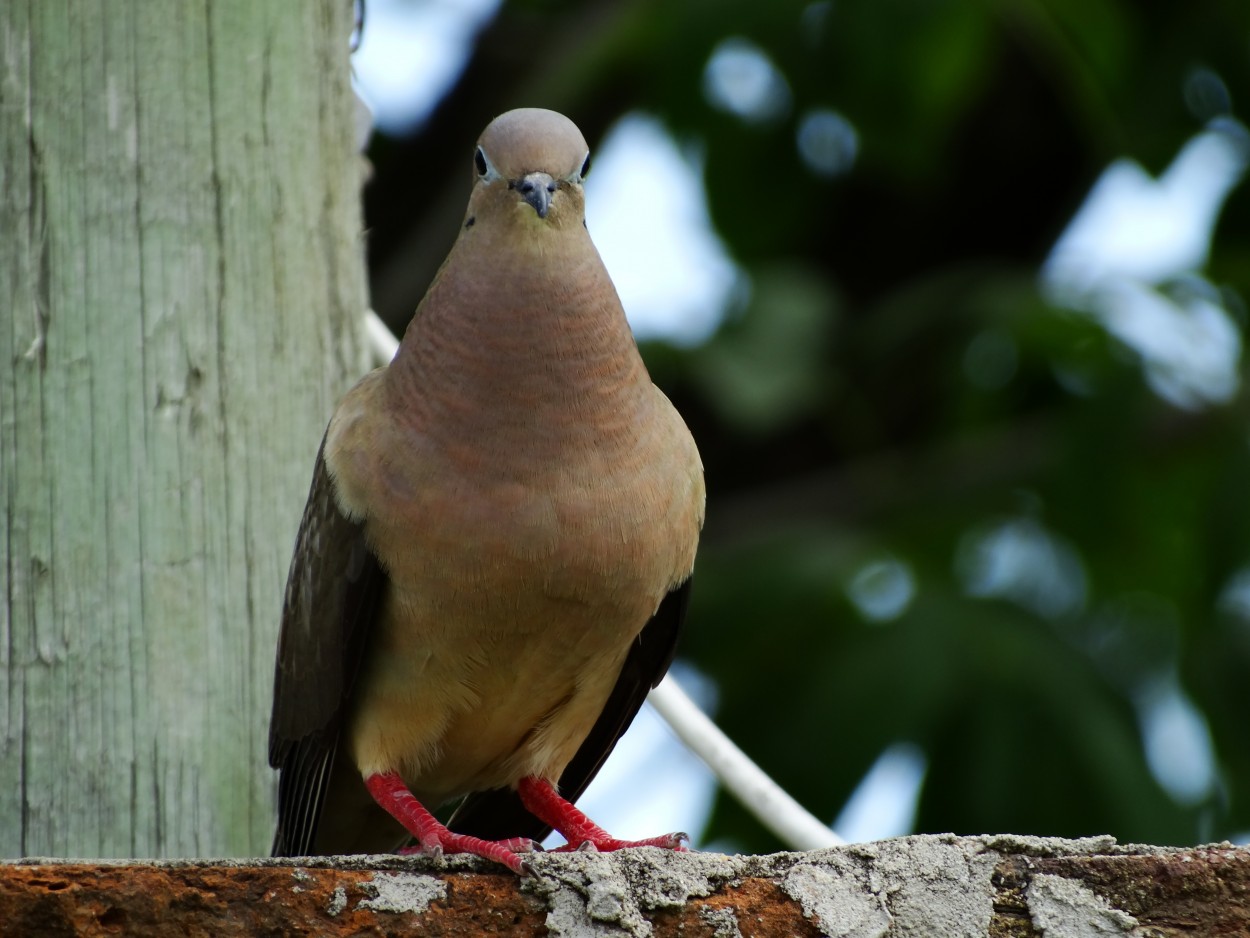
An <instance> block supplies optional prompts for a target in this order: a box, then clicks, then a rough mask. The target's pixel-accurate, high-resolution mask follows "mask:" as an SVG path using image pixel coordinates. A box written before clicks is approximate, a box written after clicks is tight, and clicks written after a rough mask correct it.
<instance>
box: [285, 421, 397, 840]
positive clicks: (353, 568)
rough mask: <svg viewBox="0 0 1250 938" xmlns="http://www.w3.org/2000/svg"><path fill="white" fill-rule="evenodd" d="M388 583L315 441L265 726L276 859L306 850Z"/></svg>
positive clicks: (320, 807)
mask: <svg viewBox="0 0 1250 938" xmlns="http://www.w3.org/2000/svg"><path fill="white" fill-rule="evenodd" d="M387 583H388V580H387V576H386V572H385V571H384V570H383V569H382V566H381V564H380V563H379V562H378V558H377V557H376V556H375V555H374V554H373V552H372V551H371V550H370V549H369V546H368V545H367V544H366V543H365V537H364V530H363V525H362V524H361V523H360V522H356V521H352V520H350V519H349V518H347V517H346V516H345V515H344V514H343V512H342V511H341V510H340V508H339V505H338V500H337V498H336V497H335V493H334V480H333V478H332V477H331V476H330V473H329V470H328V469H327V468H326V463H325V440H324V439H322V442H321V449H320V450H319V451H318V453H317V463H316V467H315V468H314V469H313V479H312V486H311V488H310V489H309V492H308V504H307V505H306V506H305V508H304V518H303V520H302V521H301V522H300V526H299V533H298V534H297V535H296V542H295V554H294V556H293V558H292V559H291V571H290V574H289V575H288V578H287V585H286V599H285V601H284V603H283V609H282V630H281V632H280V633H279V636H278V659H277V666H276V668H275V671H274V694H273V716H272V718H271V720H270V724H269V764H270V765H272V766H273V767H274V768H276V769H278V770H279V776H278V829H277V832H276V834H275V835H274V842H273V855H274V856H304V855H307V854H308V853H310V852H311V850H312V846H313V841H314V838H315V836H316V833H317V824H318V821H319V820H320V818H321V810H322V806H323V802H324V800H325V793H326V785H327V783H328V780H329V777H330V770H331V768H332V767H333V765H334V757H335V750H336V747H337V744H338V738H339V730H340V724H341V723H342V720H343V713H344V708H345V704H346V701H347V698H348V695H349V694H350V693H351V690H352V684H353V682H354V681H355V679H356V672H357V670H358V668H359V665H360V658H361V654H362V652H363V650H364V646H365V642H366V640H367V637H368V634H369V630H370V627H371V626H372V625H373V622H374V621H375V619H376V618H377V615H378V611H379V609H380V607H381V603H382V597H383V594H384V593H385V591H386V587H387Z"/></svg>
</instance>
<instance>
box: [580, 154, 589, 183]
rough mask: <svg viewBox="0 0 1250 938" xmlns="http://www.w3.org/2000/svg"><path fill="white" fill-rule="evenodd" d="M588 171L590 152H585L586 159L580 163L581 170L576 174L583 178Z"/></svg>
mask: <svg viewBox="0 0 1250 938" xmlns="http://www.w3.org/2000/svg"><path fill="white" fill-rule="evenodd" d="M589 172H590V154H589V153H587V154H586V159H585V161H584V162H583V163H582V171H581V172H580V173H578V175H579V176H581V177H582V178H583V179H585V178H586V174H587V173H589Z"/></svg>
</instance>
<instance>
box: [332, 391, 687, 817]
mask: <svg viewBox="0 0 1250 938" xmlns="http://www.w3.org/2000/svg"><path fill="white" fill-rule="evenodd" d="M657 393H658V392H657ZM663 403H664V405H665V406H667V401H664V402H663ZM342 412H343V410H342V409H340V413H342ZM663 416H664V417H667V416H668V414H667V412H663ZM673 416H674V418H675V415H673ZM362 419H366V418H362ZM335 429H336V428H332V431H333V430H335ZM338 431H339V434H341V438H340V436H339V435H336V433H334V432H332V434H331V439H330V440H328V446H327V458H328V459H329V458H330V457H331V455H332V456H333V459H334V467H335V469H336V470H337V474H338V476H339V478H340V482H341V483H342V484H341V485H340V492H341V493H347V492H350V493H352V498H353V499H354V502H353V503H352V504H348V505H345V508H346V509H347V510H350V511H353V512H355V513H357V514H358V515H361V516H363V517H364V520H365V529H366V534H367V536H368V538H369V541H370V543H371V546H372V547H373V549H374V551H375V552H376V553H377V555H378V557H379V558H381V559H382V560H383V563H384V565H385V567H386V569H387V572H388V574H389V577H390V584H391V585H390V589H389V592H388V598H387V602H386V605H385V607H384V609H383V612H382V615H381V619H380V621H379V622H378V623H377V624H376V625H375V628H374V631H373V635H372V637H371V640H370V646H371V647H370V649H369V651H368V653H367V657H366V661H365V664H364V668H365V671H364V673H362V679H361V680H360V681H359V682H358V685H357V686H358V688H359V692H358V694H357V698H358V699H357V700H356V701H355V704H354V711H355V716H354V718H353V722H354V728H353V730H352V735H353V742H352V746H353V752H354V755H355V757H356V760H357V764H358V765H359V766H360V767H361V768H362V770H363V771H369V770H377V771H381V770H385V769H388V768H391V769H397V770H400V771H401V772H402V773H403V774H404V776H405V778H407V779H408V780H409V781H410V782H411V783H412V784H414V785H415V786H416V788H417V789H422V790H424V791H425V792H426V793H427V794H428V795H429V796H430V797H432V798H434V799H435V800H437V799H438V798H439V797H442V796H446V795H450V794H454V793H458V792H462V791H466V790H471V789H474V788H479V787H492V786H495V785H502V784H507V783H509V782H512V781H515V780H516V779H517V778H519V777H521V776H522V775H525V774H535V773H537V774H547V775H558V773H559V771H561V770H562V769H563V766H564V765H565V764H566V763H567V761H568V760H569V759H570V758H571V757H572V755H573V753H574V752H576V750H577V747H578V746H579V745H580V743H581V741H582V740H583V739H584V738H585V736H586V734H587V733H588V732H589V729H590V726H591V724H593V722H594V720H595V718H596V717H597V716H598V713H599V712H600V710H601V709H602V706H603V703H604V701H605V700H606V698H607V695H608V694H609V693H610V691H611V688H612V686H613V684H614V683H615V681H616V676H617V674H618V673H619V671H620V666H621V663H622V661H623V660H624V657H625V654H626V653H627V651H628V648H629V646H630V643H631V642H632V641H633V640H634V639H635V638H636V636H637V634H638V633H639V632H640V631H641V629H642V627H643V626H644V625H645V624H646V622H647V620H648V619H649V618H650V616H651V615H652V614H653V613H654V611H655V609H656V607H657V605H658V604H659V602H660V600H661V599H662V598H663V596H664V595H665V594H666V593H667V592H668V590H669V589H670V588H671V587H672V586H673V585H674V584H675V583H677V582H679V581H680V580H682V579H684V578H685V576H686V575H687V574H688V573H689V570H690V566H691V564H692V563H693V556H694V548H695V542H696V540H697V532H698V525H699V521H700V520H701V513H702V481H701V468H700V466H699V464H698V456H697V453H696V452H695V451H694V449H693V442H692V441H690V440H689V435H688V433H687V432H686V430H685V427H684V425H682V424H680V421H679V420H678V421H677V423H676V424H673V423H672V421H671V420H668V419H663V420H660V421H658V422H654V423H649V424H647V425H646V426H644V427H642V428H640V429H639V431H638V432H637V433H635V434H634V438H633V439H632V440H627V441H626V442H628V443H629V445H619V446H618V445H615V444H613V445H610V446H604V447H598V448H596V447H589V448H587V447H585V446H570V447H564V448H561V447H559V446H556V445H553V444H552V442H551V441H550V440H546V441H542V443H543V444H544V446H545V448H541V449H540V448H532V449H526V448H524V447H521V448H517V447H513V446H509V447H507V448H504V449H495V448H492V447H491V446H489V445H486V443H487V441H484V440H481V439H471V438H458V437H457V438H453V439H452V440H450V441H444V440H439V439H437V438H434V437H433V436H430V435H425V434H421V433H419V432H415V431H412V430H411V429H406V430H402V431H401V430H399V429H397V428H396V426H395V425H389V424H388V425H385V426H383V425H374V426H371V427H369V428H368V432H367V433H365V432H364V429H363V428H362V427H355V428H352V427H351V426H349V425H347V424H345V425H344V426H343V427H342V428H338ZM397 433H402V439H389V440H388V441H387V443H386V445H384V446H366V445H363V443H364V438H365V437H367V438H369V439H376V438H377V436H378V435H381V436H387V435H392V434H397ZM396 452H402V453H404V458H402V459H399V458H395V457H394V456H391V457H390V458H387V459H383V458H381V457H380V456H379V455H378V454H379V453H389V454H393V453H396ZM414 790H416V789H414Z"/></svg>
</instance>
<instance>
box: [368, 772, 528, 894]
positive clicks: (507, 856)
mask: <svg viewBox="0 0 1250 938" xmlns="http://www.w3.org/2000/svg"><path fill="white" fill-rule="evenodd" d="M365 787H366V788H368V789H369V794H371V795H373V800H374V801H376V802H377V803H378V804H380V805H381V806H382V807H383V808H385V809H386V810H387V811H388V812H389V813H390V814H391V816H392V817H394V818H395V820H397V821H399V823H400V824H402V825H404V829H405V830H407V831H408V833H410V834H412V835H413V836H414V837H416V838H417V840H418V841H419V842H420V844H421V846H420V847H414V848H408V849H405V850H402V851H400V852H401V853H424V854H426V855H428V856H434V857H439V856H442V855H443V854H444V853H471V854H473V855H474V856H479V857H485V858H486V859H488V860H494V861H496V862H497V863H502V864H503V865H504V866H506V867H507V868H508V869H510V870H512V872H514V873H526V874H528V875H531V876H532V875H534V870H533V869H532V868H531V867H530V865H529V864H528V863H526V862H525V861H524V860H522V859H521V858H520V857H518V856H517V854H518V853H529V852H531V851H532V850H534V842H533V841H532V840H529V839H528V838H525V837H513V838H511V839H509V840H482V839H481V838H478V837H469V836H466V835H465V834H456V833H453V832H452V831H449V830H448V829H447V828H446V827H445V826H444V825H443V824H441V823H440V822H439V820H438V818H436V817H434V815H432V814H431V813H430V812H429V811H427V810H426V809H425V808H424V807H423V806H422V805H421V802H419V801H417V799H416V798H415V797H414V796H413V794H412V792H410V791H409V790H408V786H406V785H405V784H404V782H403V779H401V778H400V777H399V776H398V775H396V774H395V773H394V772H383V773H380V774H378V775H370V776H369V777H368V778H367V779H365Z"/></svg>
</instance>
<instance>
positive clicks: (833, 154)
mask: <svg viewBox="0 0 1250 938" xmlns="http://www.w3.org/2000/svg"><path fill="white" fill-rule="evenodd" d="M359 42H360V44H359V48H358V50H357V52H356V54H355V56H354V58H353V65H354V70H355V77H356V82H357V87H358V90H359V92H360V94H361V95H362V97H364V98H365V99H366V100H367V101H368V102H369V103H370V105H371V107H372V109H373V111H374V121H375V125H376V126H375V134H374V136H373V138H372V140H371V142H370V143H369V146H368V155H369V157H370V160H371V162H372V166H373V175H372V178H371V181H370V183H369V184H368V186H367V188H366V190H365V212H366V220H367V225H368V228H369V237H368V251H369V266H370V277H371V287H372V296H373V302H374V306H375V308H376V309H377V310H378V312H379V313H380V314H381V315H382V316H383V318H384V319H386V320H387V321H388V322H389V323H390V324H391V326H392V327H393V328H394V329H396V330H402V328H403V326H404V325H405V324H406V322H407V320H408V318H409V316H410V315H411V313H412V311H413V309H414V308H415V306H416V304H417V302H418V301H419V299H420V297H421V296H422V294H423V293H424V290H425V288H426V286H427V284H428V282H429V279H430V278H431V277H432V275H433V273H434V271H435V269H436V268H437V266H438V264H439V263H440V261H441V260H442V258H443V257H444V256H445V254H446V251H447V249H448V247H449V246H450V244H451V242H452V240H453V239H454V238H455V235H456V233H457V229H458V225H459V222H460V220H461V216H462V213H463V211H464V204H465V199H466V197H467V194H468V189H469V185H470V180H471V169H470V166H471V156H472V146H473V143H474V141H475V140H476V137H477V135H478V133H479V132H480V131H481V129H482V127H483V126H484V125H485V124H486V123H487V122H488V121H489V120H490V119H491V118H492V117H493V116H495V115H496V114H498V113H500V112H501V111H504V110H506V109H508V108H511V107H516V106H522V105H531V106H544V107H551V108H555V109H557V110H560V111H563V112H564V113H566V114H568V115H569V116H570V117H572V118H573V119H574V120H575V121H576V122H577V123H578V124H579V125H580V126H581V128H582V129H583V131H584V132H585V134H586V136H587V139H588V140H589V141H590V143H591V148H592V150H591V152H592V161H593V169H592V172H591V173H590V176H589V180H588V186H587V192H588V200H589V208H588V221H589V227H590V230H591V234H592V235H593V236H594V238H595V240H596V243H597V244H598V245H599V248H600V251H601V253H602V254H603V255H604V258H605V261H606V262H607V264H608V267H609V269H610V270H611V272H612V274H613V277H614V279H615V281H616V283H617V285H618V288H619V290H620V293H621V295H622V299H623V301H624V303H625V306H626V309H627V311H628V312H629V314H630V318H631V321H632V323H633V325H634V329H635V332H636V334H637V336H638V338H639V341H640V343H641V345H642V348H643V353H644V355H645V357H646V359H647V362H648V365H649V367H650V369H651V371H652V375H653V377H654V378H655V380H656V382H657V383H658V384H659V385H660V386H661V387H662V388H663V389H664V390H665V391H666V392H667V393H668V395H669V396H670V397H671V398H672V399H673V401H674V402H675V403H676V404H677V406H678V408H679V409H680V410H681V411H682V413H683V414H684V415H685V417H686V420H687V422H688V423H689V425H690V427H691V429H692V431H693V432H694V434H695V437H696V438H697V440H698V443H699V446H700V449H701V450H702V453H703V458H704V463H705V466H706V470H707V482H708V522H707V528H706V530H705V535H704V539H703V543H702V547H701V551H700V555H699V561H698V566H697V568H696V576H695V588H694V595H693V603H692V607H691V611H690V617H689V620H688V623H687V631H686V634H685V637H684V639H683V644H682V645H681V649H680V660H679V662H678V665H677V667H676V669H675V673H676V675H677V677H678V678H679V680H680V681H681V682H682V684H683V686H685V687H686V688H687V689H688V690H689V691H690V692H691V693H692V694H694V695H695V696H696V697H697V698H698V699H699V701H700V702H701V704H702V705H703V706H704V707H705V708H706V709H707V710H708V711H709V712H710V713H712V714H713V715H714V717H715V718H716V719H717V721H718V722H719V723H720V724H721V726H722V727H723V728H724V729H725V730H726V731H727V732H728V733H729V734H730V735H731V736H732V737H733V738H734V739H736V740H737V741H738V742H739V744H740V745H742V746H743V748H744V749H745V750H746V751H747V752H748V753H749V754H750V755H751V756H753V757H754V758H755V759H756V760H758V761H759V762H760V763H761V765H762V766H763V767H764V768H765V769H766V770H767V771H768V772H769V773H770V774H772V775H773V776H774V777H775V778H776V779H777V780H778V781H779V782H780V783H781V784H782V785H783V786H784V787H785V788H787V789H788V790H789V791H790V792H791V793H792V794H794V795H795V796H796V797H797V798H798V799H799V800H800V801H802V802H803V803H804V804H805V805H806V806H807V807H808V808H809V809H810V810H812V811H813V812H814V813H815V814H817V815H818V816H819V817H821V818H822V819H824V820H826V821H828V822H831V823H832V822H835V821H836V825H837V827H838V830H839V832H840V833H842V835H843V836H845V837H847V838H849V839H853V840H861V839H870V838H876V837H883V836H890V835H894V834H901V833H907V832H911V831H927V832H940V831H955V832H958V833H982V832H998V831H1010V832H1016V833H1031V834H1049V835H1067V836H1079V835H1087V834H1100V833H1110V834H1113V835H1115V836H1116V837H1118V838H1120V839H1121V840H1126V841H1139V842H1151V843H1159V844H1186V843H1195V842H1201V841H1209V840H1219V839H1223V838H1232V839H1235V840H1242V841H1244V840H1246V839H1247V838H1250V728H1248V727H1247V722H1248V717H1250V420H1248V419H1247V418H1248V416H1250V408H1248V406H1247V404H1248V398H1247V391H1246V388H1245V386H1244V381H1243V376H1244V374H1245V366H1244V364H1243V356H1242V337H1243V335H1244V334H1245V330H1246V315H1247V312H1246V301H1245V298H1246V297H1247V296H1250V197H1248V195H1247V193H1246V187H1245V186H1243V185H1241V184H1240V183H1241V179H1242V175H1243V171H1244V169H1245V165H1246V162H1247V157H1248V156H1250V134H1248V133H1247V130H1246V128H1245V127H1244V126H1243V124H1242V123H1241V115H1242V114H1243V113H1244V108H1245V107H1246V101H1245V94H1246V92H1247V91H1250V4H1246V3H1244V2H1243V0H1224V2H1220V0H1195V2H1192V3H1188V4H1154V3H1149V4H1145V3H1135V2H1130V0H1047V2H1043V0H984V2H969V0H872V2H866V0H859V2H849V0H846V2H835V0H818V2H810V3H803V2H787V0H771V2H768V3H762V2H759V0H718V2H714V3H713V2H708V0H704V2H696V0H592V2H556V0H550V2H537V0H529V2H525V0H517V2H503V3H499V2H497V0H368V2H367V9H366V15H365V20H364V27H363V31H362V34H361V36H360V37H359ZM1239 108H1240V109H1243V110H1239ZM583 806H584V807H586V808H587V810H588V812H589V813H591V815H592V816H594V817H596V819H598V820H599V821H600V822H602V823H603V824H604V825H605V826H606V827H608V828H609V829H611V830H612V831H613V833H616V834H618V835H621V836H643V835H650V834H655V833H658V832H660V831H661V830H666V829H673V828H685V829H688V830H690V832H691V833H692V834H693V835H694V836H695V842H696V844H697V845H702V846H709V847H712V848H716V849H724V850H749V851H766V850H774V849H779V848H780V847H781V846H782V845H781V844H780V843H778V842H777V841H776V840H775V839H773V838H772V836H771V835H770V834H769V833H767V831H765V830H764V828H763V827H761V826H760V825H759V824H758V823H757V822H755V821H754V820H752V819H751V818H750V817H749V815H747V814H746V813H745V812H744V811H743V809H741V808H740V807H739V806H737V805H736V804H735V803H734V802H733V801H732V800H731V799H729V798H728V797H726V796H724V795H723V794H721V793H718V792H717V790H716V788H715V784H714V782H713V780H712V779H711V777H710V776H709V775H708V774H707V772H706V771H705V770H703V769H702V768H701V766H699V765H698V764H697V763H696V762H695V760H694V759H693V757H691V756H689V755H688V754H685V753H684V751H683V750H681V749H680V747H679V746H678V744H676V743H675V742H674V741H673V740H672V739H671V737H669V736H668V735H667V732H666V730H665V729H664V728H663V726H662V724H660V723H659V722H658V719H657V718H656V717H655V716H654V715H653V714H650V713H649V712H644V714H643V716H642V717H641V718H640V719H639V721H638V723H637V724H636V726H635V729H634V730H632V731H631V733H630V736H629V737H628V738H627V739H626V740H625V741H624V742H623V743H622V744H621V746H620V747H619V748H618V755H617V756H616V757H615V758H613V759H612V760H610V761H609V763H608V766H607V768H606V769H605V770H604V772H603V773H602V775H601V777H600V778H599V779H598V780H597V781H596V783H595V784H594V786H592V788H591V791H590V792H589V793H588V794H587V797H586V799H584V801H583Z"/></svg>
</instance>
